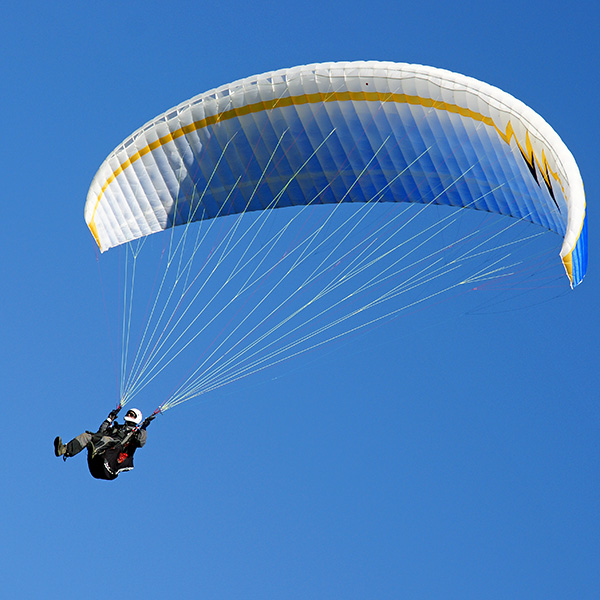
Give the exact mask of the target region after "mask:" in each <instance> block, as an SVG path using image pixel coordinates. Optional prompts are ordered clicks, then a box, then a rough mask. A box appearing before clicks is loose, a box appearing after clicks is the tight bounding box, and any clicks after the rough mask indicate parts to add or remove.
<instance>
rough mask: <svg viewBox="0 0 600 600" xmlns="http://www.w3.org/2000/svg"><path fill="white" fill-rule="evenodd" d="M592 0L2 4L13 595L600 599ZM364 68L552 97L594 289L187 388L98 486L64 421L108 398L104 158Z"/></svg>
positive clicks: (6, 419) (97, 415)
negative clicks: (572, 169)
mask: <svg viewBox="0 0 600 600" xmlns="http://www.w3.org/2000/svg"><path fill="white" fill-rule="evenodd" d="M599 12H600V11H599V9H598V7H597V3H592V2H590V1H584V2H579V3H576V4H574V3H570V4H565V5H556V6H552V7H550V6H549V5H548V4H547V3H542V2H537V1H534V2H529V3H525V4H523V3H521V2H516V1H513V0H508V1H506V2H502V3H491V2H489V3H486V2H484V3H479V4H476V5H464V6H460V5H456V3H449V2H435V1H422V2H419V3H416V2H415V3H405V2H397V3H389V2H383V1H380V0H373V1H371V2H369V3H359V2H353V1H347V2H337V1H333V2H328V3H324V2H314V1H312V0H307V1H305V2H302V3H300V2H294V3H291V2H280V3H269V2H264V1H260V0H258V1H257V2H253V3H239V2H231V1H222V2H220V3H210V4H208V3H206V4H204V3H200V2H183V1H172V2H125V3H122V2H121V3H116V2H106V3H103V4H102V5H97V6H95V7H94V6H92V5H84V4H83V3H82V4H78V3H71V2H69V3H62V4H60V5H55V4H49V3H42V2H28V1H25V2H19V3H15V2H8V3H7V4H6V5H5V6H4V10H3V18H2V20H1V22H0V33H1V39H2V43H3V52H2V58H1V62H0V75H1V78H2V84H3V85H2V89H3V94H2V100H1V103H2V111H1V115H2V116H1V118H2V129H3V131H4V134H3V140H4V144H3V152H2V202H1V204H0V211H1V215H0V216H1V223H2V226H1V227H2V235H1V236H0V248H1V250H2V261H1V263H0V275H1V278H2V282H3V286H2V290H3V291H2V330H1V331H2V340H3V344H2V347H1V349H0V361H1V362H0V364H1V366H2V388H1V389H2V398H3V406H4V411H3V425H4V427H3V437H2V448H3V460H2V475H3V485H2V490H1V491H0V508H1V516H0V537H1V539H2V545H1V547H0V576H1V579H2V590H3V593H4V594H5V595H6V597H12V598H69V597H74V596H75V595H86V596H87V597H91V598H101V597H102V598H103V597H107V596H111V597H113V598H125V597H130V596H131V595H132V594H139V595H140V597H146V598H163V597H201V598H461V599H465V598H478V599H479V598H544V599H547V598H578V599H587V598H590V599H592V598H597V597H598V593H599V590H600V570H599V569H598V563H599V559H600V553H599V550H600V542H599V535H598V534H599V533H600V527H599V525H600V523H599V520H600V517H599V515H600V513H599V511H598V503H599V500H600V497H599V496H600V487H599V485H598V466H599V465H598V450H599V444H598V440H599V433H600V432H599V429H600V414H599V410H598V398H599V393H598V367H597V365H598V350H599V343H598V334H599V332H600V323H599V319H598V316H597V299H598V297H599V296H598V294H599V289H600V284H599V282H598V275H597V269H596V266H595V265H596V261H595V260H594V256H597V254H598V242H597V239H598V237H597V235H596V234H595V231H596V227H595V225H594V223H596V222H597V214H598V209H597V201H596V199H597V197H598V188H599V186H600V180H599V176H598V168H597V160H598V150H597V131H598V111H597V110H596V106H595V104H596V102H595V98H596V97H597V95H598V83H597V77H596V75H597V67H598V64H599V54H600V53H599V46H598V43H597V23H598V18H599V16H600V15H599ZM355 59H379V60H394V61H403V62H417V63H422V64H429V65H432V66H437V67H443V68H447V69H450V70H453V71H458V72H461V73H464V74H467V75H471V76H473V77H476V78H478V79H482V80H484V81H487V82H488V83H492V84H493V85H496V86H498V87H500V88H502V89H504V90H506V91H508V92H509V93H511V94H513V95H514V96H516V97H517V98H519V99H520V100H522V101H524V102H525V103H526V104H528V105H529V106H531V107H532V108H533V109H534V110H536V111H537V112H539V113H540V114H541V115H542V116H543V117H544V118H545V119H546V120H547V121H548V122H549V123H550V124H551V125H552V126H553V127H554V128H555V129H556V131H557V132H558V133H559V134H560V135H561V136H562V138H563V139H564V141H565V143H566V144H567V146H568V147H569V148H570V149H571V151H572V152H573V154H574V156H575V157H576V159H577V161H578V163H579V166H580V169H581V171H582V175H583V179H584V182H585V184H586V191H587V196H588V202H589V205H588V208H589V220H590V257H591V261H590V268H589V271H588V275H587V278H586V280H585V281H584V283H583V284H582V285H581V286H579V287H578V288H577V289H576V290H575V291H573V292H570V291H568V284H567V281H566V278H565V280H564V285H565V287H566V288H567V292H568V293H560V294H558V295H557V297H556V298H555V299H554V300H553V301H551V302H547V303H545V304H542V305H536V306H530V307H529V308H524V309H522V310H519V311H510V312H501V311H498V312H492V313H491V314H487V315H485V316H482V315H477V316H472V315H465V316H462V317H460V318H456V319H455V318H452V319H446V320H444V319H442V320H440V321H437V322H436V323H435V326H430V325H431V323H430V322H429V321H428V320H427V319H425V320H424V321H422V322H419V320H418V319H416V321H411V323H410V324H409V325H405V323H404V322H402V323H400V322H397V323H395V324H394V325H393V326H389V327H383V328H380V329H378V330H375V331H374V332H372V335H370V336H367V337H365V338H362V339H361V340H360V343H358V344H354V345H352V344H346V345H340V346H337V347H336V348H335V349H332V351H331V352H329V353H323V354H321V355H319V357H318V360H317V359H315V360H310V359H309V358H302V357H301V358H300V359H298V360H297V361H295V362H293V363H291V362H290V363H288V364H286V365H283V366H280V367H278V368H275V369H274V370H273V371H271V372H268V373H267V372H265V373H264V374H261V375H260V376H257V377H253V378H252V377H251V378H247V379H246V380H244V381H242V382H240V383H239V384H236V385H234V386H232V387H231V388H230V389H227V388H224V389H223V390H221V391H220V392H215V393H214V394H213V395H211V397H207V398H206V399H205V400H204V401H202V402H193V401H192V402H188V403H187V404H185V405H182V406H181V407H179V408H177V409H175V410H173V411H171V412H168V413H167V414H165V415H164V416H161V417H159V419H157V421H156V422H155V423H153V425H152V427H151V429H150V430H149V442H148V445H147V446H146V447H145V448H144V449H143V450H142V451H140V452H139V454H138V455H137V456H136V469H135V471H133V472H132V473H128V474H126V475H124V476H122V477H120V478H119V479H118V480H117V481H115V482H112V483H107V482H101V481H95V480H93V479H92V478H91V477H90V476H89V474H88V472H87V468H86V466H85V460H84V459H83V457H78V458H77V459H73V460H71V461H69V462H67V463H66V464H64V463H63V462H62V460H58V459H56V458H55V457H54V456H53V453H52V439H53V438H54V436H55V435H57V434H60V435H62V436H63V437H64V438H67V439H68V438H69V437H70V436H72V435H76V434H77V433H79V432H80V431H81V430H82V429H85V428H94V427H96V426H97V424H99V422H100V421H101V420H102V418H104V416H105V414H106V413H107V412H108V411H109V410H110V409H111V408H112V407H113V406H114V404H115V401H116V389H117V386H116V383H115V369H114V365H113V357H112V354H111V344H110V339H109V335H108V330H109V325H107V322H106V317H105V310H104V304H103V298H102V287H101V284H100V277H99V274H98V267H97V254H96V250H95V244H94V241H93V239H92V237H91V235H90V234H89V231H88V230H87V228H86V226H85V223H84V221H83V205H84V202H85V197H86V193H87V189H88V186H89V183H90V181H91V179H92V177H93V175H94V173H95V171H96V169H97V168H98V167H99V165H100V163H101V162H102V160H103V159H104V157H105V156H106V155H107V154H108V153H109V152H110V151H111V150H112V149H113V148H114V147H115V146H116V145H117V144H119V143H120V142H121V141H122V140H123V139H124V138H125V137H126V136H127V135H129V134H130V133H131V132H132V131H133V130H135V129H136V128H137V127H139V126H140V125H141V124H143V123H144V122H146V121H147V120H149V119H151V118H152V117H154V116H155V115H157V114H158V113H160V112H162V111H164V110H166V109H168V108H169V107H171V106H173V105H175V104H177V103H179V102H181V101H183V100H184V99H186V98H189V97H191V96H193V95H195V94H197V93H200V92H202V91H205V90H207V89H210V88H211V87H215V86H218V85H220V84H222V83H226V82H228V81H233V80H235V79H238V78H241V77H244V76H247V75H251V74H254V73H260V72H263V71H267V70H273V69H277V68H282V67H288V66H293V65H296V64H306V63H310V62H315V61H329V60H355ZM557 260H558V257H557ZM112 326H113V325H111V327H112ZM458 349H459V350H458ZM155 404H157V402H154V399H146V400H144V401H143V403H141V404H140V407H141V408H142V409H143V410H144V411H145V412H148V411H149V410H151V409H152V408H154V406H155Z"/></svg>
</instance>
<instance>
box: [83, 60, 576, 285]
mask: <svg viewBox="0 0 600 600" xmlns="http://www.w3.org/2000/svg"><path fill="white" fill-rule="evenodd" d="M373 199H376V200H377V201H384V202H419V203H423V204H441V205H449V206H456V207H469V208H474V209H477V210H483V211H490V212H495V213H500V214H503V215H508V216H512V217H516V218H519V219H524V220H528V221H531V222H532V223H536V224H538V225H541V226H543V227H545V228H547V229H549V230H551V231H554V232H556V233H557V234H559V235H561V236H562V237H563V244H562V248H561V251H560V255H561V258H562V260H563V263H564V266H565V269H566V271H567V275H568V277H569V279H570V281H571V285H572V286H575V285H577V284H578V283H580V282H581V280H582V279H583V277H584V275H585V271H586V267H587V224H586V223H587V221H586V208H585V197H584V191H583V184H582V181H581V177H580V174H579V170H578V168H577V165H576V163H575V160H574V159H573V157H572V155H571V153H570V152H569V150H568V149H567V148H566V146H565V145H564V143H563V142H562V141H561V139H560V138H559V136H558V135H557V134H556V133H555V132H554V130H553V129H552V128H551V127H550V126H549V125H548V124H547V123H546V122H545V121H544V120H543V119H542V118H541V117H540V116H539V115H537V114H536V113H535V112H534V111H533V110H531V109H530V108H528V107H527V106H525V105H524V104H523V103H522V102H520V101H518V100H516V99H515V98H513V97H512V96H510V95H509V94H507V93H505V92H503V91H501V90H499V89H497V88H495V87H492V86H490V85H488V84H485V83H482V82H480V81H477V80H475V79H472V78H470V77H465V76H463V75H458V74H455V73H451V72H449V71H445V70H441V69H436V68H432V67H424V66H419V65H408V64H402V63H391V62H375V61H370V62H341V63H324V64H313V65H307V66H300V67H295V68H291V69H282V70H279V71H274V72H270V73H265V74H262V75H258V76H254V77H249V78H247V79H243V80H240V81H237V82H234V83H231V84H227V85H224V86H221V87H219V88H217V89H215V90H211V91H209V92H206V93H204V94H200V95H199V96H196V97H195V98H192V99H191V100H189V101H187V102H184V103H182V104H180V105H179V106H177V107H175V108H173V109H171V110H169V111H167V112H166V113H164V114H162V115H160V116H159V117H157V118H156V119H154V120H153V121H151V122H149V123H148V124H146V125H145V126H144V127H142V128H141V129H139V130H138V131H136V132H135V133H134V134H133V135H132V136H130V137H129V138H128V139H127V140H125V141H124V142H123V143H122V144H121V145H120V146H119V147H118V148H117V149H115V150H114V151H113V152H112V153H111V154H110V156H109V157H108V158H107V159H106V161H105V162H104V163H103V165H102V166H101V167H100V169H99V171H98V173H97V174H96V176H95V178H94V180H93V182H92V185H91V188H90V191H89V194H88V199H87V203H86V207H85V218H86V221H87V223H88V226H89V228H90V230H91V232H92V234H93V236H94V238H95V239H96V242H97V243H98V245H99V247H100V249H101V250H102V251H105V250H108V249H109V248H111V247H113V246H116V245H119V244H122V243H124V242H127V241H131V240H134V239H137V238H140V237H142V236H146V235H149V234H151V233H154V232H158V231H161V230H164V229H166V228H169V227H172V226H175V225H179V224H183V223H188V222H190V221H195V220H202V219H210V218H215V217H221V216H225V215H230V214H236V213H242V212H246V211H257V210H264V209H266V208H280V207H286V206H296V205H306V204H309V203H312V204H333V203H340V202H364V201H367V200H368V201H371V200H373Z"/></svg>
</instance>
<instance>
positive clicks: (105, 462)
mask: <svg viewBox="0 0 600 600" xmlns="http://www.w3.org/2000/svg"><path fill="white" fill-rule="evenodd" d="M147 435H148V434H147V433H146V430H145V429H138V430H137V431H135V428H134V427H132V426H131V425H128V424H124V425H120V424H119V423H116V422H114V421H113V423H112V424H111V423H110V422H109V421H104V423H102V425H100V429H99V430H98V432H97V433H95V434H94V436H93V439H92V443H93V444H94V450H93V451H89V452H88V467H89V469H90V473H91V474H92V477H95V478H96V479H116V478H117V475H118V474H119V473H121V472H122V471H130V470H131V469H133V455H134V454H135V451H136V450H137V449H138V448H141V447H142V446H143V445H144V444H145V443H146V438H147Z"/></svg>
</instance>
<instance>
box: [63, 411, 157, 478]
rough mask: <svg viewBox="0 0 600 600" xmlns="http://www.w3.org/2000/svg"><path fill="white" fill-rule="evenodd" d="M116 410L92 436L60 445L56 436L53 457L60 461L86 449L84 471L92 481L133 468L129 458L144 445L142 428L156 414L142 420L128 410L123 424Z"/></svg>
mask: <svg viewBox="0 0 600 600" xmlns="http://www.w3.org/2000/svg"><path fill="white" fill-rule="evenodd" d="M119 410H120V408H119V409H115V410H112V411H111V412H110V413H109V415H108V416H107V417H106V419H105V420H104V421H103V422H102V424H101V425H100V428H99V429H98V431H97V432H96V433H92V432H91V431H84V432H83V433H81V434H80V435H78V436H77V437H75V438H73V439H72V440H71V441H70V442H69V443H68V444H63V442H62V439H61V438H60V436H58V437H56V438H55V439H54V454H55V456H57V457H59V456H62V457H63V460H67V458H70V457H72V456H75V455H77V454H79V453H80V452H81V451H82V450H85V449H87V462H88V468H89V470H90V473H91V475H92V477H94V478H96V479H109V480H112V479H116V478H117V477H118V475H119V473H122V472H123V471H131V470H132V469H133V455H134V454H135V451H136V450H137V449H138V448H142V447H143V446H144V445H145V444H146V439H147V437H148V436H147V432H146V428H147V427H148V425H150V423H151V422H152V420H153V419H155V418H156V415H150V416H149V417H147V418H146V419H145V420H144V421H142V418H143V417H142V413H141V411H140V410H138V409H137V408H132V409H129V410H128V411H127V413H126V414H125V418H124V419H123V420H124V423H123V424H122V425H121V424H119V423H117V415H118V413H119Z"/></svg>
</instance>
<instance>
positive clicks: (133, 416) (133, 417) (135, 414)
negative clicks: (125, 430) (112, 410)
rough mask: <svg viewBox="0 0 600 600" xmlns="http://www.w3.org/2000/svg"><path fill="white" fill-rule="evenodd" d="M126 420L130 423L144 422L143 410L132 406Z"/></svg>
mask: <svg viewBox="0 0 600 600" xmlns="http://www.w3.org/2000/svg"><path fill="white" fill-rule="evenodd" d="M124 420H125V421H126V422H127V423H129V424H130V425H139V424H140V423H141V422H142V411H140V410H138V409H137V408H130V409H129V410H128V411H127V414H126V415H125V417H124Z"/></svg>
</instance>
